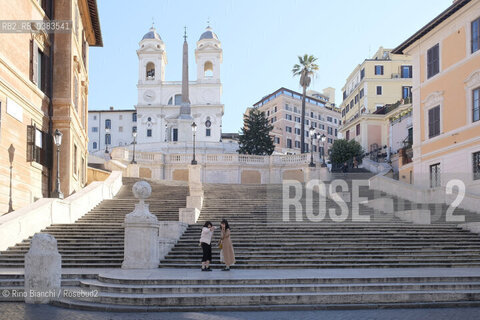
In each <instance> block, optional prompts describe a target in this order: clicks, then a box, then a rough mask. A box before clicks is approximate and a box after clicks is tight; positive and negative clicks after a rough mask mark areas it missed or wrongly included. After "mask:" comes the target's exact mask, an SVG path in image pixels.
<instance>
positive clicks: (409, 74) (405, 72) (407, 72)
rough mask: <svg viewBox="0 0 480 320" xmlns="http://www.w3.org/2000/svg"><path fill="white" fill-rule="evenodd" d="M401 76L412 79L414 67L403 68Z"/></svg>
mask: <svg viewBox="0 0 480 320" xmlns="http://www.w3.org/2000/svg"><path fill="white" fill-rule="evenodd" d="M400 76H401V77H402V78H411V77H412V66H402V67H401V72H400Z"/></svg>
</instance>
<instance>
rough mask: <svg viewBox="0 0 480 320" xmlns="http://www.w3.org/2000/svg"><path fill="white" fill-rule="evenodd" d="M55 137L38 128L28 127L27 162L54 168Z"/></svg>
mask: <svg viewBox="0 0 480 320" xmlns="http://www.w3.org/2000/svg"><path fill="white" fill-rule="evenodd" d="M52 152H53V136H52V135H50V134H48V133H47V132H43V131H41V130H39V129H37V128H36V126H35V125H33V126H27V161H28V162H37V163H39V164H41V165H42V166H44V167H47V168H52V162H53V161H52V156H53V155H52Z"/></svg>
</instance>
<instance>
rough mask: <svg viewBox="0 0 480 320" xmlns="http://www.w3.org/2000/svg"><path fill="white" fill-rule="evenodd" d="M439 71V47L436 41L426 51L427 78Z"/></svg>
mask: <svg viewBox="0 0 480 320" xmlns="http://www.w3.org/2000/svg"><path fill="white" fill-rule="evenodd" d="M439 72H440V47H439V45H438V43H437V44H436V45H434V46H433V47H431V48H430V49H428V51H427V78H431V77H433V76H434V75H436V74H437V73H439Z"/></svg>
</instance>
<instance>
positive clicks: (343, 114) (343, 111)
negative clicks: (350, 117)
mask: <svg viewBox="0 0 480 320" xmlns="http://www.w3.org/2000/svg"><path fill="white" fill-rule="evenodd" d="M342 117H345V109H343V110H342Z"/></svg>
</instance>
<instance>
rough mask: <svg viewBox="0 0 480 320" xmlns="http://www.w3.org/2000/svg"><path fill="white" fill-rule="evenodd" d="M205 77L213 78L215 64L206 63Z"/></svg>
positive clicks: (204, 68)
mask: <svg viewBox="0 0 480 320" xmlns="http://www.w3.org/2000/svg"><path fill="white" fill-rule="evenodd" d="M203 76H204V77H205V78H211V77H213V63H212V62H210V61H207V62H205V64H204V65H203Z"/></svg>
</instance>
